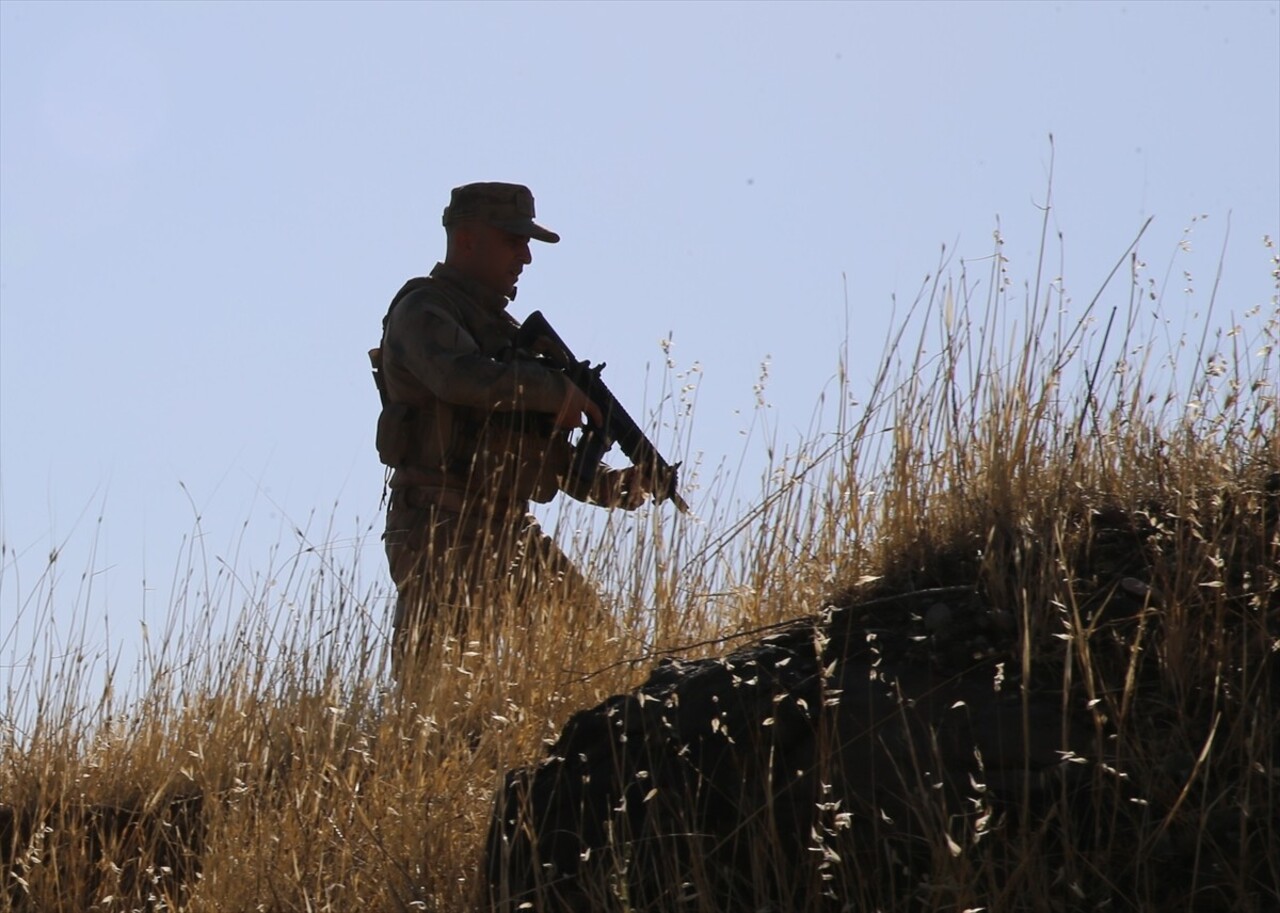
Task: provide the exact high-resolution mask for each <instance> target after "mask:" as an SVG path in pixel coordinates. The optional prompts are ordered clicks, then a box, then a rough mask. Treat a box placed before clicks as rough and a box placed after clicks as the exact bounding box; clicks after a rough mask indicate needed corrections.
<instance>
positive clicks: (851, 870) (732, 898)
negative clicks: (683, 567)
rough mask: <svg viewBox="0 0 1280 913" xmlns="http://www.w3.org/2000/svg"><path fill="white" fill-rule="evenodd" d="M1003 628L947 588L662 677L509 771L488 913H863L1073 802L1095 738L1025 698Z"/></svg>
mask: <svg viewBox="0 0 1280 913" xmlns="http://www.w3.org/2000/svg"><path fill="white" fill-rule="evenodd" d="M1015 628H1016V625H1015V623H1014V619H1013V618H1012V617H1011V616H1009V615H1008V614H1006V613H1004V612H1001V611H999V610H994V609H992V608H991V607H990V606H988V605H985V604H984V603H983V601H982V600H981V599H979V598H978V596H977V594H976V593H975V592H974V591H973V590H972V589H971V588H963V587H950V588H946V589H942V590H931V591H926V592H915V593H906V594H900V595H893V596H882V597H880V598H877V599H873V600H870V601H866V602H863V603H862V604H860V605H857V606H850V607H844V608H831V609H828V610H827V611H825V612H824V613H823V614H822V615H820V616H818V617H814V618H809V619H803V620H799V621H797V622H795V623H793V624H791V625H789V626H786V627H783V628H781V629H779V630H777V631H776V632H775V633H773V634H772V635H771V636H768V637H765V638H764V639H763V640H761V641H760V642H758V643H755V644H753V645H751V646H748V647H745V648H743V649H740V650H738V651H737V652H734V653H732V654H730V655H728V656H725V657H723V658H717V659H704V660H699V661H694V662H684V661H678V660H669V661H665V662H663V663H662V664H661V665H659V666H658V667H657V668H656V669H655V670H654V671H653V672H652V674H651V675H650V676H649V679H648V680H647V681H646V682H645V683H644V684H643V685H642V686H641V687H640V688H638V689H637V690H635V691H634V692H632V693H629V694H623V695H617V696H614V697H612V698H610V699H608V700H606V701H605V702H604V703H602V704H600V705H599V706H597V707H595V708H592V709H590V710H586V711H583V712H581V713H578V714H577V715H575V716H574V717H573V718H572V719H571V720H570V721H569V723H568V724H567V725H566V726H565V728H564V731H563V733H562V734H561V736H560V738H559V739H558V740H557V741H556V742H555V744H554V745H553V746H552V747H551V748H550V749H549V750H548V753H547V757H546V758H545V759H544V760H543V761H542V762H541V763H539V764H538V765H537V766H536V767H533V768H529V769H524V770H517V771H513V772H511V773H509V774H508V775H507V778H506V782H505V787H504V789H503V790H502V792H501V793H500V795H499V797H498V800H497V805H496V808H495V813H494V820H493V824H492V827H491V830H490V835H489V840H488V845H487V860H486V874H487V879H488V885H489V891H490V898H491V900H492V904H493V906H494V908H495V909H497V910H502V911H515V910H526V909H536V910H541V911H547V913H550V911H587V910H591V911H600V910H628V911H630V910H637V911H638V910H684V909H689V910H734V909H751V910H756V909H775V910H809V909H825V908H827V906H826V905H827V904H829V905H830V909H835V910H840V909H861V908H863V907H862V904H860V903H856V902H855V901H856V900H857V899H858V898H859V897H863V898H868V897H871V896H872V895H873V893H874V892H873V891H872V888H871V886H872V885H873V884H876V883H879V884H883V883H884V881H885V879H888V880H889V881H890V882H892V881H893V880H894V879H897V880H899V881H901V882H902V883H903V884H907V883H908V876H909V874H910V873H912V872H916V873H918V872H919V871H921V870H922V869H923V870H926V871H927V870H928V868H929V866H930V857H931V856H932V855H934V854H936V853H937V852H938V850H939V848H940V847H942V848H954V849H956V850H957V851H958V850H959V849H960V847H962V846H971V845H973V844H975V843H976V842H978V841H979V840H981V838H982V836H983V833H984V829H985V828H987V827H989V826H990V825H991V822H992V821H993V820H995V818H996V817H999V818H1000V819H1001V820H1003V821H1006V822H1008V821H1009V820H1010V819H1009V816H1010V815H1012V814H1014V810H1015V809H1016V810H1017V814H1020V815H1026V814H1027V813H1028V812H1029V811H1030V812H1034V811H1035V810H1036V809H1037V808H1043V807H1046V806H1047V805H1048V804H1050V803H1051V802H1058V801H1061V800H1062V798H1063V796H1064V795H1066V794H1067V793H1068V792H1069V790H1070V787H1071V782H1072V777H1071V773H1072V769H1073V767H1074V765H1072V764H1070V763H1068V762H1069V761H1071V760H1073V759H1076V758H1077V756H1078V755H1077V753H1080V752H1084V751H1085V746H1084V745H1082V744H1081V742H1082V741H1083V740H1084V739H1085V738H1092V737H1093V732H1092V729H1091V727H1090V726H1088V725H1085V722H1086V721H1084V720H1081V719H1077V718H1074V717H1073V716H1072V715H1070V714H1067V713H1065V712H1064V706H1068V704H1067V702H1064V700H1063V695H1062V692H1061V687H1060V683H1061V679H1059V680H1058V687H1054V685H1053V684H1052V683H1049V684H1048V685H1046V686H1040V685H1037V687H1036V688H1034V689H1032V688H1028V687H1025V686H1026V684H1027V683H1026V682H1024V681H1022V680H1021V679H1020V677H1019V674H1018V670H1020V668H1021V664H1020V662H1019V660H1018V651H1017V649H1016V644H1017V642H1018V636H1017V632H1016V630H1015ZM911 877H912V878H916V876H911ZM910 883H911V885H912V888H911V889H912V890H914V889H915V886H916V885H917V884H918V879H916V880H913V881H911V882H910ZM889 889H890V890H892V889H893V886H892V884H890V885H889Z"/></svg>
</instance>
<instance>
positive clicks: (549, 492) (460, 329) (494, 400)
mask: <svg viewBox="0 0 1280 913" xmlns="http://www.w3.org/2000/svg"><path fill="white" fill-rule="evenodd" d="M444 226H445V235H446V250H445V259H444V262H443V263H437V264H436V266H435V268H433V269H432V270H431V274H430V275H429V276H427V277H425V278H417V279H410V280H409V281H408V282H406V283H405V285H404V287H403V288H401V289H400V291H399V292H398V293H397V294H396V296H395V298H394V299H393V300H392V302H391V307H390V309H389V310H388V311H387V316H386V317H385V318H384V320H383V332H382V343H381V346H380V349H375V350H374V351H373V352H371V353H370V356H371V358H372V359H373V361H374V371H375V377H377V378H378V379H379V391H380V392H381V393H382V396H383V409H382V414H381V415H380V416H379V419H378V453H379V457H380V458H381V460H382V462H383V463H385V464H386V465H387V466H389V467H391V469H392V472H391V475H390V482H389V485H390V489H391V495H390V499H389V505H388V509H387V526H386V534H385V536H384V540H385V545H386V552H387V562H388V564H389V565H390V570H391V576H392V578H393V579H394V581H395V584H396V588H397V591H398V598H397V600H396V610H395V619H394V635H393V657H394V660H393V667H394V668H396V669H397V675H400V674H401V672H402V671H403V664H404V661H405V658H406V657H408V656H413V655H416V654H418V653H419V652H420V651H422V650H423V649H425V647H426V646H427V645H428V644H429V643H430V639H431V631H432V629H433V626H435V625H442V626H444V627H445V629H446V630H449V631H452V632H455V633H459V634H462V633H464V632H465V630H466V625H467V621H468V615H469V614H470V613H471V611H473V607H474V608H479V607H482V606H487V605H492V604H495V603H496V602H497V601H500V600H501V599H502V598H503V594H504V593H505V594H506V597H507V598H511V597H512V596H514V598H515V599H517V600H519V599H521V597H522V595H523V594H527V593H528V592H529V588H530V587H533V586H537V587H544V588H545V587H558V588H559V589H558V590H557V592H558V594H560V595H561V596H563V598H565V599H584V598H586V599H591V598H593V596H594V594H592V593H591V592H590V588H589V587H588V585H587V584H586V581H585V580H584V579H583V578H582V575H581V574H580V573H579V571H578V570H577V568H575V567H574V566H573V564H572V562H571V561H570V560H569V559H568V558H567V557H566V556H565V555H564V553H563V552H562V551H561V550H560V549H559V547H558V546H557V545H556V544H555V542H554V541H553V540H552V539H551V538H550V537H548V536H547V535H546V534H545V533H543V532H542V531H541V529H540V528H539V527H538V525H537V523H536V522H535V521H534V519H533V517H531V516H530V515H529V512H528V511H529V505H530V502H531V501H538V502H546V501H549V500H551V498H552V497H554V496H555V494H556V492H558V491H565V492H567V493H568V494H569V495H571V496H572V497H574V498H577V499H579V500H583V501H588V502H591V503H595V504H600V505H603V506H606V507H621V508H624V509H628V510H631V509H634V508H636V507H638V506H639V505H640V504H641V503H642V502H643V500H644V496H645V494H646V491H645V486H644V484H643V481H642V475H641V474H640V473H639V472H638V471H637V470H636V469H635V468H634V467H629V468H628V469H623V470H616V469H611V468H608V467H605V466H601V468H600V470H599V471H598V472H597V473H596V475H595V479H594V480H593V482H592V483H591V485H590V487H589V489H587V490H583V488H582V485H581V484H580V483H575V482H573V481H570V478H569V473H568V471H567V470H568V468H569V463H570V460H571V457H572V446H571V444H570V442H569V433H570V431H571V430H572V429H574V428H575V427H578V426H579V425H580V424H581V422H582V416H583V414H584V413H586V414H587V415H588V416H589V417H590V418H592V419H593V420H595V421H596V422H599V421H600V420H601V416H600V413H599V409H598V408H597V407H596V405H595V404H594V403H592V402H591V401H590V400H589V399H588V398H587V396H586V394H585V393H584V392H583V391H582V390H581V389H579V388H578V387H577V386H575V385H574V384H573V383H571V382H570V381H569V380H568V379H567V378H566V377H565V375H564V374H563V373H561V372H560V371H557V370H554V369H553V368H550V367H547V366H545V365H544V364H542V363H539V362H538V361H536V360H535V359H533V358H532V356H531V354H530V353H527V352H521V351H517V350H516V349H514V348H513V336H514V334H515V332H516V330H517V328H518V326H519V324H518V323H517V322H516V320H515V319H514V318H513V317H512V316H511V315H510V314H508V313H507V310H506V308H507V305H508V303H509V302H510V300H512V299H514V298H515V296H516V282H517V280H518V279H519V278H520V274H521V273H522V272H523V270H524V268H525V267H526V266H528V265H529V264H530V263H531V262H532V259H533V258H532V255H531V254H530V251H529V242H530V239H536V240H538V241H543V242H546V243H550V244H554V243H556V242H558V241H559V240H560V236H559V235H557V234H556V233H555V232H552V231H548V230H547V229H546V228H544V227H542V226H541V225H539V224H538V223H537V222H535V221H534V208H533V195H532V194H531V193H530V192H529V189H528V188H527V187H524V186H522V185H520V184H503V183H477V184H466V185H464V186H462V187H456V188H454V190H453V193H452V195H451V198H450V201H449V205H448V206H447V207H446V208H445V210H444Z"/></svg>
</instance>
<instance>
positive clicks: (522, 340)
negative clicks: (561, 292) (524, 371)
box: [515, 311, 689, 513]
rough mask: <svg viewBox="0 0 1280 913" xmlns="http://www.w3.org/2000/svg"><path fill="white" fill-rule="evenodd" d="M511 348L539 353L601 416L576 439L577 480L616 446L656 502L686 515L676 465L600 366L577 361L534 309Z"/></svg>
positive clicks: (586, 478)
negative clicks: (644, 478) (649, 485)
mask: <svg viewBox="0 0 1280 913" xmlns="http://www.w3.org/2000/svg"><path fill="white" fill-rule="evenodd" d="M515 344H516V346H517V348H522V349H529V350H530V351H533V352H535V353H537V354H539V355H542V356H543V357H544V358H546V359H547V361H549V362H550V363H551V364H552V365H553V366H554V367H556V368H558V369H559V370H561V371H563V372H564V373H565V376H567V377H568V378H569V380H571V381H572V382H573V383H574V384H575V385H577V386H578V387H579V388H580V389H581V390H582V392H584V393H585V394H586V395H587V397H588V398H589V399H590V400H591V401H592V402H593V403H595V404H596V407H597V408H599V410H600V414H601V415H603V416H604V424H603V426H597V425H596V424H595V423H594V422H591V421H588V422H587V427H586V429H585V430H584V431H583V433H582V437H581V439H580V440H579V441H578V445H577V448H576V452H575V459H574V468H573V472H574V473H575V474H576V475H577V476H578V478H580V479H582V480H583V481H586V482H590V481H591V479H592V477H593V476H594V475H595V471H596V467H597V466H599V465H600V461H601V460H602V459H604V455H605V454H606V453H608V452H609V450H610V448H611V447H612V446H613V445H614V444H615V443H616V444H617V445H618V447H619V448H620V449H621V450H622V452H623V453H625V454H626V455H627V458H628V459H630V460H631V462H632V464H633V465H635V466H638V467H640V468H641V469H643V470H647V471H648V472H649V473H650V474H651V480H652V481H653V482H656V483H658V485H657V488H655V489H653V490H654V494H655V495H657V496H658V498H657V500H659V501H665V500H670V501H672V502H673V503H674V504H675V505H676V507H677V509H679V510H680V512H681V513H686V512H688V510H689V505H688V503H687V502H686V501H685V500H684V498H682V497H680V493H679V491H678V490H677V485H678V474H679V469H680V464H679V463H676V464H674V465H672V464H670V463H668V462H667V461H666V460H665V459H664V458H663V456H662V454H661V453H659V452H658V448H656V447H655V446H654V445H653V442H652V441H650V440H649V438H648V437H647V436H646V435H645V433H644V431H643V430H641V428H640V426H639V425H637V424H636V422H635V420H634V419H633V418H632V417H631V416H630V415H628V414H627V410H626V409H624V408H623V406H622V403H620V402H618V399H617V397H615V396H614V395H613V393H612V392H610V390H609V388H608V386H607V385H606V384H605V382H604V381H603V380H602V379H601V377H600V374H601V372H602V371H604V367H605V366H604V363H603V362H601V363H600V364H598V365H596V366H595V367H592V366H591V365H590V364H588V363H587V362H585V361H578V359H577V358H575V357H574V354H573V352H572V351H571V350H570V349H569V347H568V346H567V345H566V344H565V341H564V340H563V339H561V338H560V334H559V333H557V332H556V331H555V329H554V328H553V327H552V326H551V324H550V323H549V322H548V321H547V318H546V317H544V316H543V314H542V312H541V311H534V312H533V313H532V314H530V315H529V316H528V317H527V318H525V321H524V323H522V324H521V325H520V329H519V331H518V332H517V333H516V339H515Z"/></svg>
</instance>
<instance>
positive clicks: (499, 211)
mask: <svg viewBox="0 0 1280 913" xmlns="http://www.w3.org/2000/svg"><path fill="white" fill-rule="evenodd" d="M533 216H534V212H533V194H532V193H531V192H530V191H529V188H528V187H526V186H524V185H523V184H503V183H500V182H496V181H487V182H481V183H477V184H463V185H462V186H461V187H455V188H453V193H452V195H451V196H450V197H449V205H448V206H446V207H445V208H444V224H445V225H452V224H453V223H454V222H460V221H462V220H463V219H479V220H481V221H482V222H488V223H489V224H490V225H496V226H497V227H498V228H502V229H506V230H507V231H510V232H515V233H516V234H518V235H527V236H528V237H530V238H536V239H537V240H539V241H546V242H547V243H548V244H555V243H556V242H557V241H559V240H560V236H559V235H558V234H556V233H555V232H554V231H550V230H548V229H546V228H543V227H542V226H541V225H539V224H538V223H537V222H535V221H533Z"/></svg>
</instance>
